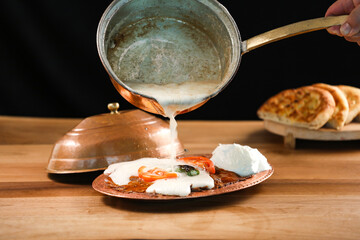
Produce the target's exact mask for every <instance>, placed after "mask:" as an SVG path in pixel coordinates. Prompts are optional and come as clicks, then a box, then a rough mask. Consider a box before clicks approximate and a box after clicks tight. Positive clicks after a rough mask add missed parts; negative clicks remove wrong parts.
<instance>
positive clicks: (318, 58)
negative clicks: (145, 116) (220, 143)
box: [0, 0, 360, 120]
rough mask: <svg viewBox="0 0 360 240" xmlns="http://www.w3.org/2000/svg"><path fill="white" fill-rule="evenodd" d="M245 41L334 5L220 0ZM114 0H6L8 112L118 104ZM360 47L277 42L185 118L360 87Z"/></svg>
mask: <svg viewBox="0 0 360 240" xmlns="http://www.w3.org/2000/svg"><path fill="white" fill-rule="evenodd" d="M220 2H221V3H222V4H223V5H225V6H226V7H227V9H228V10H229V12H230V13H231V15H232V16H233V17H234V19H235V21H236V23H237V25H238V27H239V30H240V33H241V37H242V39H243V40H246V39H248V38H250V37H253V36H255V35H257V34H260V33H263V32H265V31H268V30H271V29H274V28H276V27H280V26H283V25H286V24H290V23H294V22H297V21H301V20H306V19H310V18H316V17H322V16H323V15H324V14H325V12H326V10H327V8H328V7H329V6H330V5H331V4H332V3H333V1H330V0H327V1H325V0H316V1H313V0H304V1H240V0H220ZM110 3H111V1H110V0H101V1H84V0H76V1H70V0H64V1H55V0H32V1H26V0H23V1H20V0H1V1H0V21H1V37H0V50H1V54H0V57H1V64H0V115H12V116H38V117H87V116H91V115H95V114H99V113H103V112H107V109H106V105H107V103H109V102H114V101H117V102H119V103H120V106H121V109H133V108H134V107H133V106H132V105H131V104H129V103H128V102H126V101H125V100H124V99H123V98H122V97H121V96H120V95H119V94H118V93H117V91H116V90H115V88H114V87H113V86H112V84H111V82H110V80H109V78H108V75H107V73H106V71H105V69H104V68H103V66H102V64H101V62H100V59H99V57H98V53H97V50H96V40H95V36H96V29H97V25H98V22H99V20H100V18H101V15H102V13H103V12H104V11H105V9H106V7H107V6H108V5H109V4H110ZM359 53H360V47H359V46H358V45H357V44H355V43H349V42H347V41H345V40H344V39H342V38H340V37H337V36H332V35H330V34H328V33H327V32H326V31H325V30H321V31H316V32H312V33H308V34H304V35H300V36H296V37H293V38H289V39H285V40H282V41H279V42H275V43H272V44H269V45H266V46H263V47H261V48H258V49H256V50H254V51H252V52H249V53H247V54H245V55H244V56H243V58H242V62H241V64H240V67H239V71H238V72H237V74H236V77H235V78H234V79H233V81H232V82H231V83H230V84H229V85H228V87H227V88H226V89H224V90H223V91H222V92H221V93H220V94H219V95H217V96H216V97H215V98H213V99H211V100H210V101H209V102H208V103H206V104H205V105H204V106H202V107H201V108H199V109H197V110H195V111H193V112H190V113H187V114H183V115H180V116H178V117H177V118H178V119H204V120H205V119H206V120H218V119H224V120H247V119H257V116H256V110H257V108H258V107H259V106H260V105H261V104H262V103H263V102H264V101H265V100H266V99H267V98H269V97H270V96H272V95H274V94H276V93H277V92H279V91H281V90H283V89H288V88H295V87H299V86H303V85H309V84H312V83H316V82H325V83H329V84H347V85H353V86H356V87H360V82H359V72H360V71H359V69H360V66H359V63H360V61H359V57H360V55H359Z"/></svg>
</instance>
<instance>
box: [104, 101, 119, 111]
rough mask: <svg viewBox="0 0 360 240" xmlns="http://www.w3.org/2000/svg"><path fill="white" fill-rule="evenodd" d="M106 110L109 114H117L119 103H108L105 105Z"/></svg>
mask: <svg viewBox="0 0 360 240" xmlns="http://www.w3.org/2000/svg"><path fill="white" fill-rule="evenodd" d="M107 107H108V109H109V110H110V114H118V113H119V112H118V109H119V107H120V105H119V103H117V102H113V103H109V104H108V105H107Z"/></svg>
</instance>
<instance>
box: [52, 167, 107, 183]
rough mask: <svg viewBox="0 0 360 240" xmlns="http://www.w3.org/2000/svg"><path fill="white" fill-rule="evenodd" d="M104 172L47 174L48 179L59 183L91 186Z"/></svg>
mask: <svg viewBox="0 0 360 240" xmlns="http://www.w3.org/2000/svg"><path fill="white" fill-rule="evenodd" d="M103 172H104V171H103V170H102V171H95V172H86V173H69V174H54V173H48V178H49V179H51V180H53V181H55V182H60V183H68V184H83V185H91V184H92V182H93V181H94V180H95V178H97V177H98V176H99V175H100V174H102V173H103Z"/></svg>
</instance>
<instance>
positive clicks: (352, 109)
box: [337, 85, 360, 124]
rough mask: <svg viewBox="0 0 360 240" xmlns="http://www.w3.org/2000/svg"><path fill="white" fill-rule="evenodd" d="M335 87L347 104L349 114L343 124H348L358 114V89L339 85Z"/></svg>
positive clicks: (359, 92)
mask: <svg viewBox="0 0 360 240" xmlns="http://www.w3.org/2000/svg"><path fill="white" fill-rule="evenodd" d="M337 87H338V88H339V89H340V90H341V91H342V92H343V93H344V94H345V96H346V99H347V101H348V104H349V114H348V116H347V118H346V122H345V124H348V123H350V122H352V121H353V120H354V118H355V117H356V116H357V115H359V113H360V89H359V88H356V87H351V86H346V85H339V86H337Z"/></svg>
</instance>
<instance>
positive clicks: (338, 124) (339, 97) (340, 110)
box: [312, 83, 349, 130]
mask: <svg viewBox="0 0 360 240" xmlns="http://www.w3.org/2000/svg"><path fill="white" fill-rule="evenodd" d="M312 86H313V87H318V88H322V89H324V90H327V91H329V92H330V93H331V95H332V96H333V98H334V100H335V111H334V113H333V115H332V116H331V118H330V119H329V121H328V122H327V123H326V126H328V127H330V128H335V129H338V130H339V129H341V128H342V127H344V125H345V122H346V119H347V116H348V115H349V104H348V101H347V99H346V96H345V94H344V93H343V92H342V91H341V90H340V89H339V88H338V87H336V86H332V85H329V84H326V83H316V84H314V85H312Z"/></svg>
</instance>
